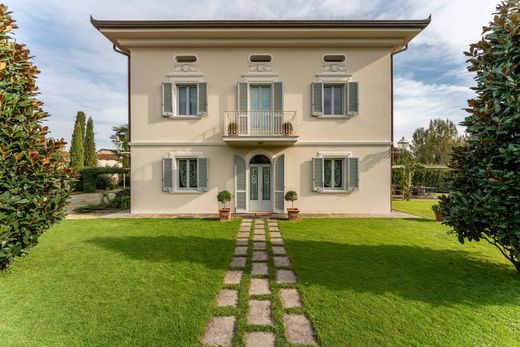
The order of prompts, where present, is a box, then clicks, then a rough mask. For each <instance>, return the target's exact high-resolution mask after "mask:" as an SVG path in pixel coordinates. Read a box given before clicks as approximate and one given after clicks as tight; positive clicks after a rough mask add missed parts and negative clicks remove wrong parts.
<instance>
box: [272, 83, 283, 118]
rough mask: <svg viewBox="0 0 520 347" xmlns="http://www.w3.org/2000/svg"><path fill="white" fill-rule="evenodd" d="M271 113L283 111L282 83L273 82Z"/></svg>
mask: <svg viewBox="0 0 520 347" xmlns="http://www.w3.org/2000/svg"><path fill="white" fill-rule="evenodd" d="M273 111H275V112H281V111H283V82H273Z"/></svg>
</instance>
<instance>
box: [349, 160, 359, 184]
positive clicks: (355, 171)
mask: <svg viewBox="0 0 520 347" xmlns="http://www.w3.org/2000/svg"><path fill="white" fill-rule="evenodd" d="M348 189H349V190H358V189H359V158H348Z"/></svg>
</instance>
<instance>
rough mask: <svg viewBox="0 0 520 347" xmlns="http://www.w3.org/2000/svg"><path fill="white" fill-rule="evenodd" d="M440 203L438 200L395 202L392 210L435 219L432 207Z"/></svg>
mask: <svg viewBox="0 0 520 347" xmlns="http://www.w3.org/2000/svg"><path fill="white" fill-rule="evenodd" d="M438 203H439V201H438V200H408V201H406V200H393V201H392V208H393V209H394V210H398V211H402V212H406V213H410V214H413V215H416V216H419V217H423V218H427V219H435V214H433V211H432V206H433V205H435V204H438Z"/></svg>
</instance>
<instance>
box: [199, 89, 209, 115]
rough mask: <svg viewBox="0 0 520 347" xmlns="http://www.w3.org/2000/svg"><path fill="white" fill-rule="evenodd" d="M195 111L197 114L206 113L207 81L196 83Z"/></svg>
mask: <svg viewBox="0 0 520 347" xmlns="http://www.w3.org/2000/svg"><path fill="white" fill-rule="evenodd" d="M197 102H198V105H197V112H198V115H199V116H207V115H208V83H207V82H199V83H197Z"/></svg>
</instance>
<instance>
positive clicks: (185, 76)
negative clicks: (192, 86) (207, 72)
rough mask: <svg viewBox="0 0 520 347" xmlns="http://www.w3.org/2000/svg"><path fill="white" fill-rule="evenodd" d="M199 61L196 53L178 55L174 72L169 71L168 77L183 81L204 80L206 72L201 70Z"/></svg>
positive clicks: (175, 59)
mask: <svg viewBox="0 0 520 347" xmlns="http://www.w3.org/2000/svg"><path fill="white" fill-rule="evenodd" d="M197 61H198V59H197V56H195V55H187V54H186V55H176V56H175V58H174V62H175V64H174V67H173V72H171V73H169V74H168V75H167V77H168V78H170V79H175V80H177V81H181V82H184V81H186V82H202V81H203V80H204V74H203V73H202V72H201V71H199V68H198V67H197Z"/></svg>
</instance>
